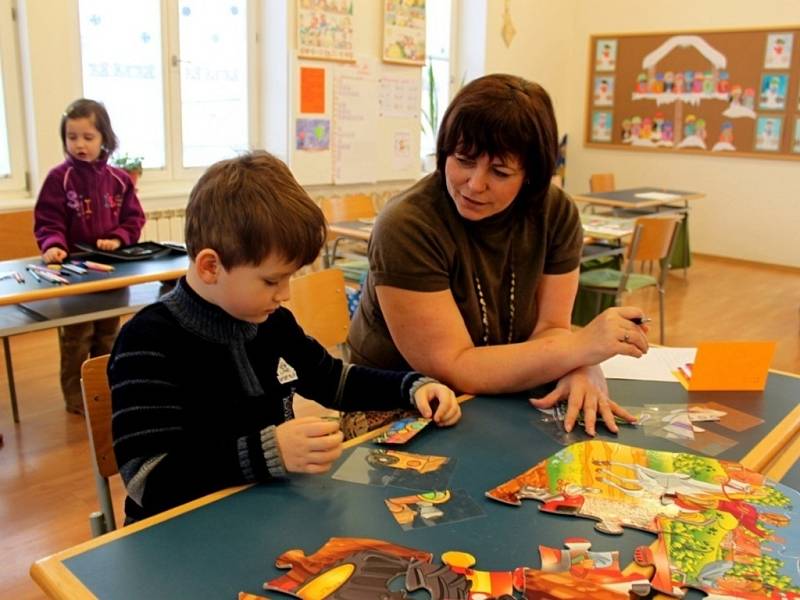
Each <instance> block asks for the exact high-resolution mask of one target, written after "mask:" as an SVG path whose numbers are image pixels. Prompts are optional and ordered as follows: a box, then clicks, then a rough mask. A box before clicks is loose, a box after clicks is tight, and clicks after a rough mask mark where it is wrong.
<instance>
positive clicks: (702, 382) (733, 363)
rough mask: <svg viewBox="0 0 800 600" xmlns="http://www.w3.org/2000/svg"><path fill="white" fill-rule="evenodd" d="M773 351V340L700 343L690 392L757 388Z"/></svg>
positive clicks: (763, 381) (760, 387)
mask: <svg viewBox="0 0 800 600" xmlns="http://www.w3.org/2000/svg"><path fill="white" fill-rule="evenodd" d="M774 354H775V342H751V341H747V342H730V341H729V342H700V344H699V345H698V346H697V356H696V357H695V360H694V364H693V365H692V371H691V372H692V376H691V379H689V381H688V384H689V388H688V389H689V391H690V392H695V391H697V392H710V391H759V390H763V389H764V387H765V386H766V384H767V373H768V371H769V365H770V363H771V362H772V356H773V355H774Z"/></svg>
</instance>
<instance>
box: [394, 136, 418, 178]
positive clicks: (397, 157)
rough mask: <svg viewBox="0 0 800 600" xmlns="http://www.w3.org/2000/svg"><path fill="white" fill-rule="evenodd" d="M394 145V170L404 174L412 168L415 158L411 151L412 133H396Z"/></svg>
mask: <svg viewBox="0 0 800 600" xmlns="http://www.w3.org/2000/svg"><path fill="white" fill-rule="evenodd" d="M393 138H394V139H393V143H392V169H393V170H394V171H395V172H397V173H404V172H405V171H407V170H408V169H410V168H411V166H412V164H413V160H414V158H413V156H412V154H411V150H412V148H413V146H412V144H411V132H410V131H395V132H394V135H393Z"/></svg>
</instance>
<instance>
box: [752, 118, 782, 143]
mask: <svg viewBox="0 0 800 600" xmlns="http://www.w3.org/2000/svg"><path fill="white" fill-rule="evenodd" d="M782 124H783V118H782V117H758V120H757V121H756V150H767V151H772V152H774V151H776V150H778V149H779V148H780V143H781V126H782Z"/></svg>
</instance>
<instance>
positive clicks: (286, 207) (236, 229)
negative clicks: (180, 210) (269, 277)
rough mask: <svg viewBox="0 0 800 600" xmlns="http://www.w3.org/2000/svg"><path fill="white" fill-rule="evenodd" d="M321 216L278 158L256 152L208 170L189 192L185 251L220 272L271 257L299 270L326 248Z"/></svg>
mask: <svg viewBox="0 0 800 600" xmlns="http://www.w3.org/2000/svg"><path fill="white" fill-rule="evenodd" d="M325 235H326V231H325V217H324V216H323V214H322V210H320V208H319V207H318V206H317V205H316V204H315V203H314V201H313V200H311V198H310V197H309V196H308V194H307V193H306V191H305V190H304V189H303V188H302V187H300V184H299V183H297V180H295V178H294V176H293V175H292V173H291V171H289V168H288V167H287V166H286V165H285V164H284V163H283V162H282V161H281V160H279V159H278V158H276V157H274V156H273V155H271V154H269V153H268V152H264V151H256V152H251V153H248V154H244V155H242V156H237V157H236V158H231V159H229V160H223V161H220V162H218V163H215V164H213V165H211V166H210V167H209V168H208V169H207V170H206V172H205V173H204V174H203V175H202V176H201V177H200V179H199V180H198V181H197V183H196V184H195V186H194V188H192V192H191V194H190V195H189V204H188V205H187V207H186V248H187V250H188V252H189V257H190V258H191V259H194V258H195V257H196V256H197V253H198V252H200V250H202V249H203V248H211V249H212V250H214V251H216V252H217V254H219V257H220V260H221V262H222V266H224V267H225V268H226V269H232V268H233V267H236V266H239V265H246V264H249V265H257V264H259V263H261V262H262V261H263V260H264V259H265V258H267V256H269V255H271V254H277V255H279V256H280V257H281V258H282V259H283V260H285V261H286V262H289V263H296V264H297V266H298V268H299V267H301V266H303V265H307V264H309V263H311V262H313V261H314V260H315V259H316V258H317V256H319V252H320V250H321V249H322V245H323V244H324V243H325Z"/></svg>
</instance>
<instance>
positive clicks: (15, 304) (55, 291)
mask: <svg viewBox="0 0 800 600" xmlns="http://www.w3.org/2000/svg"><path fill="white" fill-rule="evenodd" d="M76 257H81V258H84V259H85V258H91V259H93V260H96V261H99V262H103V263H108V264H113V266H114V271H111V272H101V271H88V272H87V273H86V274H85V275H71V276H69V277H68V279H69V281H70V283H69V284H67V285H62V284H53V283H49V282H47V281H44V280H42V281H37V280H36V279H35V278H34V277H33V276H32V275H31V274H30V272H29V271H27V270H26V269H25V266H26V265H28V264H42V263H41V260H40V257H38V256H34V257H29V258H23V259H17V260H6V261H1V262H0V273H2V272H6V271H17V272H19V273H21V274H22V276H23V278H24V280H25V281H24V283H18V282H17V281H16V280H14V279H13V278H8V279H3V280H0V338H2V339H3V354H4V356H5V367H6V375H7V377H8V390H9V396H10V401H11V412H12V415H13V419H14V422H15V423H19V408H18V406H17V393H16V386H15V382H14V366H13V361H12V358H11V344H10V340H9V338H10V337H11V336H14V335H21V334H24V333H31V332H33V331H38V330H42V329H51V328H55V327H62V326H65V325H72V324H75V323H85V322H87V321H95V320H97V319H104V318H109V317H115V316H122V315H126V314H131V313H134V312H136V311H137V310H139V309H140V308H141V307H143V306H146V305H147V304H150V303H151V302H154V301H155V300H156V299H158V296H159V294H160V293H161V291H163V290H161V289H160V286H159V284H157V283H151V282H159V281H169V280H173V279H177V278H178V277H180V276H181V275H183V274H184V273H185V272H186V269H187V267H188V265H189V259H188V257H187V256H186V254H185V253H182V252H177V251H174V252H172V253H170V254H167V255H165V256H161V257H157V258H150V259H146V260H138V261H113V260H111V259H108V258H101V257H99V256H91V257H89V256H88V255H85V254H84V255H76ZM129 286H132V287H130V289H127V288H129Z"/></svg>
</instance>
